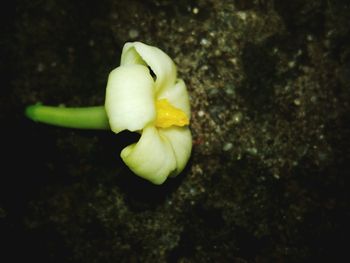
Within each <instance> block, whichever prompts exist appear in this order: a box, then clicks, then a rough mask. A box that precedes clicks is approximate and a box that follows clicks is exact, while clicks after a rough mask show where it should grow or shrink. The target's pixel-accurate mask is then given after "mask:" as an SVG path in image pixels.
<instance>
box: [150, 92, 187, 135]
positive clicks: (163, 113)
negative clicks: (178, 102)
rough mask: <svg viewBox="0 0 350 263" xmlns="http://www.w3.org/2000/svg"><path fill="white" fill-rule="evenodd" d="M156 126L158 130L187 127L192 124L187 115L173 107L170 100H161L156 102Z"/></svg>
mask: <svg viewBox="0 0 350 263" xmlns="http://www.w3.org/2000/svg"><path fill="white" fill-rule="evenodd" d="M156 110H157V118H156V124H155V125H156V126H157V127H158V128H168V127H170V126H173V125H175V126H185V125H188V124H189V123H190V120H189V119H188V118H187V116H186V114H185V113H184V112H183V111H182V110H180V109H178V108H175V107H174V106H172V105H171V104H170V103H169V101H168V100H166V99H160V100H157V101H156Z"/></svg>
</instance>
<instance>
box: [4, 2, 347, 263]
mask: <svg viewBox="0 0 350 263" xmlns="http://www.w3.org/2000/svg"><path fill="white" fill-rule="evenodd" d="M9 2H10V1H9ZM1 13H3V14H2V15H1V38H0V45H1V76H2V85H1V86H2V87H1V92H2V94H1V97H0V120H1V133H2V134H1V140H2V142H1V149H2V151H3V154H4V155H2V156H3V157H2V158H1V159H2V161H1V164H2V172H1V175H0V178H1V183H0V186H1V189H0V195H1V199H0V231H1V232H0V236H1V238H2V239H3V240H4V241H5V245H4V244H2V245H1V249H0V251H1V257H3V259H1V260H0V261H1V262H19V261H17V260H18V259H19V258H22V257H25V258H26V260H34V261H35V262H182V263H184V262H240V263H243V262H340V261H339V260H340V258H341V257H342V256H345V257H346V258H349V242H348V239H349V219H350V211H349V190H348V186H349V170H350V169H349V161H350V158H349V155H350V154H349V147H350V143H349V136H350V130H349V128H348V127H347V125H346V123H350V122H349V121H350V117H349V108H350V105H349V103H350V90H349V89H350V84H349V83H350V34H349V31H350V4H349V3H348V1H346V0H303V1H302V0H295V1H282V0H275V1H273V0H236V1H234V0H233V1H219V0H208V1H204V0H202V1H194V0H193V1H184V0H180V1H169V0H158V1H157V0H153V1H152V0H147V1H146V0H144V1H141V0H139V1H136V0H120V1H112V0H103V1H69V0H60V1H58V0H47V1H43V0H32V1H11V3H10V5H9V6H8V7H6V8H5V6H3V7H2V8H1ZM133 40H140V41H143V42H145V43H148V44H151V45H155V46H158V47H159V48H161V49H163V50H164V51H166V52H167V53H168V54H169V55H170V56H171V57H172V58H174V60H175V62H176V63H177V65H178V71H179V75H180V76H181V77H182V78H184V79H185V81H186V83H187V86H188V89H189V92H190V95H191V105H192V124H191V129H192V132H193V140H194V150H193V154H192V158H191V161H190V163H189V165H188V167H187V169H186V170H185V172H184V173H183V174H181V175H180V176H179V177H177V178H175V179H170V180H168V181H167V182H166V183H165V184H164V185H162V186H153V185H151V184H149V183H148V182H144V181H143V180H141V179H139V178H138V177H136V176H134V175H133V174H132V173H131V172H130V171H129V170H128V169H127V167H126V166H125V165H124V164H123V163H122V161H121V160H120V158H119V152H120V150H121V149H122V148H123V147H124V146H125V145H126V144H128V142H130V140H134V139H135V138H132V137H133V136H131V135H130V134H122V135H114V134H112V133H111V132H95V131H78V130H69V129H62V128H56V127H49V126H45V125H40V124H36V123H33V122H31V121H29V120H27V119H25V117H24V116H23V110H24V108H25V106H26V105H29V104H32V103H36V102H38V101H41V102H44V103H46V104H51V105H58V104H65V105H68V106H83V105H85V106H86V105H99V104H102V103H103V101H104V92H105V90H104V89H105V85H106V79H107V75H108V73H109V71H110V70H111V69H113V68H114V67H116V66H117V65H118V64H119V57H120V54H121V48H122V46H123V44H124V43H125V42H126V41H133ZM6 254H8V255H10V259H7V260H5V258H6V257H5V256H6ZM20 262H23V261H20ZM342 262H346V260H343V261H342Z"/></svg>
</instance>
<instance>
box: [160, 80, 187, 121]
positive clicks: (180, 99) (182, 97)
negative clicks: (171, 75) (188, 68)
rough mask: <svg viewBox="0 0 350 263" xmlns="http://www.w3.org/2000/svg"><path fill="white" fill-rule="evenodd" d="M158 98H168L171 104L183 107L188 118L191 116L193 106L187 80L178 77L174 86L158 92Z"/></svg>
mask: <svg viewBox="0 0 350 263" xmlns="http://www.w3.org/2000/svg"><path fill="white" fill-rule="evenodd" d="M157 99H158V100H159V99H167V100H168V101H169V102H170V104H171V105H173V106H175V107H176V108H179V109H181V110H182V111H183V112H184V113H186V115H187V118H189V119H190V118H191V107H190V101H189V96H188V92H187V89H186V85H185V82H184V81H183V80H182V79H177V82H176V84H175V85H174V86H170V87H167V88H165V89H163V90H162V91H161V92H160V93H158V94H157Z"/></svg>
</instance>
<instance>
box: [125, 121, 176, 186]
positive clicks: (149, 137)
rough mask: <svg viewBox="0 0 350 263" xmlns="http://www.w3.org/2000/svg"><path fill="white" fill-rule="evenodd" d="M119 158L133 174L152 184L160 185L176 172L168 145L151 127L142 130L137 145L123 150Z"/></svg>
mask: <svg viewBox="0 0 350 263" xmlns="http://www.w3.org/2000/svg"><path fill="white" fill-rule="evenodd" d="M120 156H121V157H122V159H123V161H124V162H125V163H126V165H127V166H129V168H130V169H131V170H132V171H133V172H134V173H135V174H137V175H138V176H140V177H142V178H144V179H147V180H149V181H151V182H152V183H154V184H162V183H163V182H164V181H165V180H166V179H167V177H168V176H169V175H170V174H171V173H172V172H174V171H175V170H176V160H175V156H174V152H173V149H172V147H171V145H170V143H169V142H168V140H167V139H166V138H164V137H163V136H162V135H161V134H159V133H158V130H157V129H156V128H155V127H154V126H152V125H150V126H148V127H146V128H145V129H144V130H143V132H142V135H141V138H140V140H139V141H138V142H137V143H134V144H132V145H129V146H127V147H126V148H124V149H123V150H122V152H121V154H120Z"/></svg>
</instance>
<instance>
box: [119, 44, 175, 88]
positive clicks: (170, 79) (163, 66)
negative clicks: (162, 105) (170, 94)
mask: <svg viewBox="0 0 350 263" xmlns="http://www.w3.org/2000/svg"><path fill="white" fill-rule="evenodd" d="M120 64H121V65H130V64H142V65H145V64H146V65H147V66H149V67H150V68H151V69H152V70H153V72H154V74H155V75H156V81H155V82H156V91H160V90H161V89H163V88H165V87H168V86H172V85H173V83H174V82H175V80H176V66H175V64H174V62H173V61H172V59H171V58H170V57H169V56H168V55H167V54H165V53H164V52H163V51H162V50H160V49H159V48H157V47H153V46H149V45H146V44H143V43H141V42H131V43H126V44H125V45H124V48H123V52H122V57H121V62H120Z"/></svg>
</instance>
